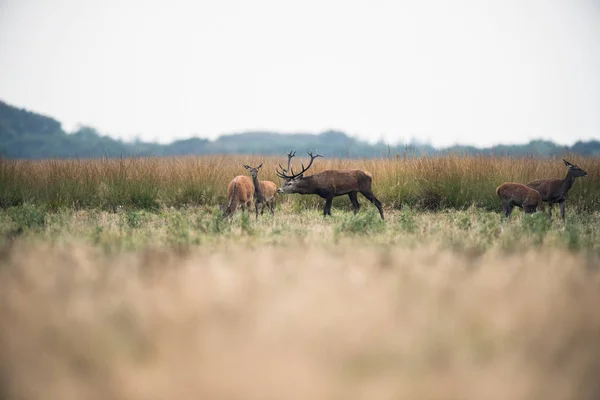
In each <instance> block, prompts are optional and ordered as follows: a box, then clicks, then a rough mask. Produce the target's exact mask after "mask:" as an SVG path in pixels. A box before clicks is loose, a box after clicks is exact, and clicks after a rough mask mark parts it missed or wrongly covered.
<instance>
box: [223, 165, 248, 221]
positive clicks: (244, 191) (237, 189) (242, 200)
mask: <svg viewBox="0 0 600 400" xmlns="http://www.w3.org/2000/svg"><path fill="white" fill-rule="evenodd" d="M253 198H254V184H253V183H252V179H250V177H249V176H246V175H238V176H236V177H235V178H233V179H232V180H231V182H229V185H228V186H227V200H228V201H227V206H224V205H222V206H221V211H222V212H223V216H225V217H231V216H232V215H233V213H234V212H235V210H236V209H237V206H238V204H239V205H240V206H241V207H242V211H243V210H245V209H246V207H248V208H250V206H251V205H252V200H253Z"/></svg>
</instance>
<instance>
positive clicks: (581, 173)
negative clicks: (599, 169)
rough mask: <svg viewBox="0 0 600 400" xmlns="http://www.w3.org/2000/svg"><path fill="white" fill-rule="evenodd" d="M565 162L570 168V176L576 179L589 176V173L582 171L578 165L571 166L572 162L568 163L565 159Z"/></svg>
mask: <svg viewBox="0 0 600 400" xmlns="http://www.w3.org/2000/svg"><path fill="white" fill-rule="evenodd" d="M563 162H564V163H565V165H566V166H567V167H568V168H569V174H570V175H572V176H574V177H575V178H577V177H580V176H587V175H588V173H587V172H585V171H584V170H582V169H581V168H579V167H578V166H577V165H575V164H571V163H570V162H568V161H567V160H565V159H563Z"/></svg>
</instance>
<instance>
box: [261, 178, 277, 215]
mask: <svg viewBox="0 0 600 400" xmlns="http://www.w3.org/2000/svg"><path fill="white" fill-rule="evenodd" d="M260 189H261V192H262V196H263V199H261V203H262V209H261V210H260V214H261V215H262V213H263V211H265V205H266V206H267V207H269V210H270V211H271V214H272V215H275V195H276V194H277V184H275V182H271V181H260Z"/></svg>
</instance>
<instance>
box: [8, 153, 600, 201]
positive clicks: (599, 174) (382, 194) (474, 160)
mask: <svg viewBox="0 0 600 400" xmlns="http://www.w3.org/2000/svg"><path fill="white" fill-rule="evenodd" d="M565 157H566V158H568V160H569V161H571V162H573V163H576V164H579V165H580V166H581V167H582V168H583V169H584V170H586V171H587V172H588V173H589V176H588V177H586V178H584V179H578V181H577V183H576V184H575V186H574V187H573V188H572V189H571V191H570V193H569V195H570V200H569V203H570V206H573V207H577V208H579V209H581V210H587V211H595V210H598V209H600V158H598V157H587V158H586V157H581V156H575V155H573V156H570V155H565ZM286 161H287V159H286V157H285V155H282V157H256V156H227V157H223V156H206V157H180V158H140V159H117V160H114V159H113V160H46V161H16V160H0V207H9V206H12V205H19V204H23V203H32V204H37V205H44V206H47V207H49V208H52V209H60V208H62V207H69V208H100V209H104V210H112V209H114V208H115V207H118V206H123V207H127V208H135V209H139V208H143V209H147V210H157V209H160V208H161V207H177V208H179V207H185V206H190V205H196V206H198V205H216V204H217V203H222V202H224V201H225V196H226V189H227V184H228V183H229V181H230V180H231V179H232V178H233V177H234V176H236V175H246V174H247V171H246V170H245V169H244V168H243V167H242V163H245V164H250V165H252V166H256V165H258V164H260V163H261V162H262V163H264V166H263V168H262V170H261V173H260V175H259V177H260V179H261V180H272V181H274V182H276V183H277V184H280V183H281V182H280V180H279V179H278V178H277V176H276V175H275V168H276V166H277V164H278V163H282V164H285V162H286ZM300 161H304V162H305V163H306V154H304V156H303V157H302V155H301V154H300V153H298V155H297V158H295V159H294V163H295V164H294V165H297V166H299V165H300ZM337 168H361V169H365V170H367V171H369V172H370V173H371V174H372V175H373V190H374V193H375V195H376V196H377V197H378V198H379V200H380V201H381V202H382V203H383V204H384V206H386V207H388V208H394V209H398V208H401V207H402V206H403V205H409V206H411V207H415V208H418V209H427V210H437V209H445V208H454V209H465V208H468V207H470V206H471V205H473V204H475V205H476V206H478V207H482V208H485V209H487V210H496V209H498V199H497V197H496V193H495V189H496V187H498V186H499V185H500V184H502V183H504V182H509V181H515V182H521V183H526V182H528V181H530V180H533V179H541V178H553V177H560V178H563V177H564V176H565V175H566V173H567V168H566V167H565V165H564V164H563V163H562V161H561V160H560V159H559V158H556V159H554V158H553V159H543V160H540V159H535V158H520V159H513V158H508V157H502V158H500V157H498V158H496V157H460V156H446V157H436V158H427V157H423V158H398V157H397V158H389V159H373V160H371V159H370V160H366V159H365V160H339V159H321V158H319V159H318V160H317V161H315V164H314V166H313V167H312V168H311V170H310V173H316V172H319V171H322V170H324V169H337ZM281 200H282V201H286V202H287V201H292V202H294V203H299V204H301V205H302V206H314V205H315V204H317V203H318V202H320V199H317V198H316V197H312V196H305V197H293V198H291V197H285V198H282V199H281ZM340 200H341V199H340ZM346 200H347V199H343V203H345V202H346ZM335 204H340V203H339V202H336V203H334V205H335Z"/></svg>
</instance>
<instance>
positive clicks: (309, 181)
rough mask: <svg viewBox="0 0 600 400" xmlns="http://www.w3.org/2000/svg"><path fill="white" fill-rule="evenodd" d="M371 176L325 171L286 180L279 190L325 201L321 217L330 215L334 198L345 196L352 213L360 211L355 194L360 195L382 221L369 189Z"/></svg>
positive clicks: (376, 203)
mask: <svg viewBox="0 0 600 400" xmlns="http://www.w3.org/2000/svg"><path fill="white" fill-rule="evenodd" d="M372 181H373V178H372V177H371V174H370V173H368V172H366V171H362V170H359V169H347V170H343V169H337V170H326V171H323V172H320V173H318V174H315V175H311V176H307V177H304V176H299V177H297V178H295V179H290V180H287V181H286V182H285V183H284V184H283V185H282V186H281V188H280V189H279V192H281V193H299V194H316V195H319V196H321V197H322V198H324V199H325V208H324V210H323V215H331V203H332V201H333V198H334V197H336V196H342V195H345V194H347V195H348V196H349V197H350V201H351V202H352V206H353V207H354V213H355V214H356V213H357V212H358V210H359V209H360V204H359V203H358V199H357V194H358V192H360V193H362V195H363V196H365V197H366V198H367V199H368V200H369V201H370V202H372V203H373V204H375V206H376V207H377V209H378V210H379V214H380V215H381V219H383V209H382V207H381V202H380V201H379V200H377V198H376V197H375V195H374V194H373V191H372V189H371V184H372Z"/></svg>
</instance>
